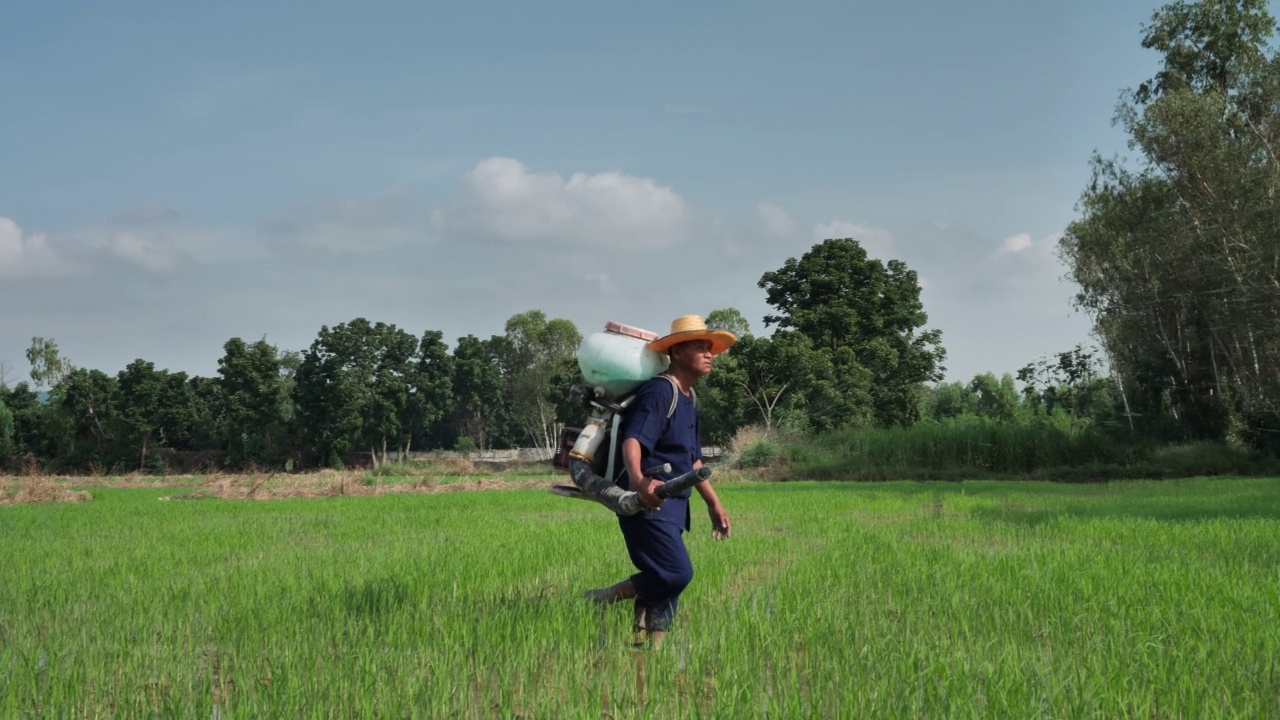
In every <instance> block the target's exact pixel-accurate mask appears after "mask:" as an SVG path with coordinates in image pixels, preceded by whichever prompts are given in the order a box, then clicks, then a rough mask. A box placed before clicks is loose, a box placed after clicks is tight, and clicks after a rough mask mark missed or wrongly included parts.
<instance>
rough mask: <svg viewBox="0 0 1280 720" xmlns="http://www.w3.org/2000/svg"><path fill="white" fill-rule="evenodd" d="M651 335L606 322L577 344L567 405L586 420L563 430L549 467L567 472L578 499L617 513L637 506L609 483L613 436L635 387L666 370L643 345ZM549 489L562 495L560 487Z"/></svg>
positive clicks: (615, 460) (614, 463)
mask: <svg viewBox="0 0 1280 720" xmlns="http://www.w3.org/2000/svg"><path fill="white" fill-rule="evenodd" d="M657 337H658V336H657V334H656V333H652V332H649V331H647V330H641V329H640V328H636V327H632V326H630V325H623V324H622V323H617V322H609V323H606V324H605V327H604V331H603V332H598V333H594V334H592V335H588V336H587V337H585V338H583V340H582V344H581V345H580V346H579V347H578V352H577V359H578V368H579V369H580V370H582V377H583V380H584V381H585V382H584V383H582V384H578V385H574V386H573V387H572V388H570V390H569V401H570V403H571V404H573V405H574V406H576V407H581V408H582V409H583V411H584V412H585V413H586V418H585V420H586V422H585V424H584V425H583V427H581V428H566V429H565V431H564V433H563V434H562V435H561V438H560V452H558V453H556V458H555V465H556V467H557V468H560V469H562V470H565V471H567V472H568V473H569V476H570V477H571V478H573V484H574V486H576V488H577V489H578V491H579V492H581V494H582V497H583V498H584V499H588V500H595V501H597V502H599V503H601V504H602V505H605V506H606V507H608V508H609V509H611V510H613V511H614V512H616V513H618V514H620V515H631V514H634V513H636V512H638V511H639V509H640V504H639V500H638V498H637V497H636V494H635V493H634V492H628V491H624V490H622V489H621V488H619V487H617V486H616V485H614V483H613V478H615V477H616V476H617V468H618V465H619V462H620V459H619V457H618V452H617V447H618V444H617V442H615V441H614V439H616V438H617V436H618V427H619V425H620V424H621V422H622V411H623V410H624V409H626V407H627V406H628V405H630V404H631V401H632V399H634V397H635V391H636V389H638V388H639V387H640V386H641V385H642V384H644V382H645V381H646V380H648V379H649V378H651V377H653V376H654V375H657V374H658V373H661V372H662V371H663V370H666V369H667V362H668V361H667V357H666V356H665V355H662V354H661V353H658V352H655V351H653V350H651V349H650V348H649V343H650V342H653V341H654V340H656V339H657ZM552 489H553V491H557V492H559V493H560V494H568V493H567V492H565V490H566V488H563V487H562V488H552ZM568 490H571V489H568Z"/></svg>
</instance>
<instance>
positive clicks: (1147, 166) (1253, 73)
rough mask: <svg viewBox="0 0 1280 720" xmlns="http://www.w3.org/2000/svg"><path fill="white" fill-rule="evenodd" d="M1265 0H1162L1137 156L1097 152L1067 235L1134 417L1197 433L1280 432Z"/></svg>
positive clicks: (1135, 132)
mask: <svg viewBox="0 0 1280 720" xmlns="http://www.w3.org/2000/svg"><path fill="white" fill-rule="evenodd" d="M1274 30H1275V20H1274V18H1272V16H1271V15H1270V14H1269V12H1268V10H1267V4H1266V3H1265V2H1264V1H1263V0H1204V1H1203V2H1176V3H1171V4H1169V5H1165V6H1164V7H1163V8H1161V9H1160V10H1159V11H1157V12H1156V13H1155V14H1154V16H1153V17H1152V22H1151V23H1150V25H1148V26H1147V27H1146V28H1145V30H1144V35H1143V39H1142V45H1143V46H1144V47H1146V48H1148V49H1152V50H1155V51H1157V52H1158V53H1160V55H1161V66H1160V69H1159V71H1158V72H1157V74H1156V76H1155V77H1154V78H1153V79H1151V80H1149V81H1147V82H1145V83H1143V84H1142V85H1141V86H1139V88H1138V89H1137V90H1136V91H1135V92H1132V93H1129V94H1127V95H1126V96H1125V98H1124V101H1123V102H1122V104H1121V107H1120V110H1119V113H1118V121H1119V122H1120V124H1121V125H1122V126H1123V127H1124V128H1125V129H1126V130H1127V131H1128V133H1129V135H1130V137H1131V143H1130V145H1131V147H1132V148H1133V149H1134V151H1135V152H1136V153H1137V155H1138V156H1137V158H1136V160H1135V161H1134V162H1132V163H1130V162H1123V161H1121V160H1117V159H1111V160H1104V159H1102V158H1100V157H1095V158H1094V160H1093V178H1092V180H1091V182H1090V184H1089V186H1088V187H1087V188H1086V190H1085V192H1084V193H1083V195H1082V197H1081V200H1080V206H1079V208H1080V211H1081V217H1080V218H1079V219H1078V220H1076V221H1075V222H1073V223H1072V224H1071V225H1070V226H1069V227H1068V229H1067V232H1066V235H1065V237H1064V238H1063V241H1062V243H1061V248H1062V257H1063V259H1064V260H1065V261H1066V263H1067V265H1068V268H1069V275H1070V277H1071V278H1072V279H1073V280H1075V281H1076V282H1077V283H1079V285H1080V293H1079V295H1078V298H1077V303H1078V305H1079V306H1080V307H1081V308H1083V309H1085V310H1086V311H1088V312H1089V313H1090V314H1091V315H1092V316H1093V318H1094V320H1095V323H1096V327H1097V332H1098V335H1099V336H1100V338H1101V339H1102V342H1103V347H1104V350H1105V351H1106V354H1107V358H1108V360H1109V361H1110V364H1111V365H1112V368H1113V370H1114V371H1115V372H1116V373H1117V376H1118V378H1119V379H1120V381H1121V387H1122V388H1123V391H1124V395H1123V398H1122V399H1123V401H1124V402H1125V403H1126V404H1127V405H1129V406H1130V407H1131V408H1132V411H1133V412H1132V413H1131V415H1130V417H1134V416H1136V417H1139V418H1143V419H1146V420H1147V422H1148V427H1150V426H1151V423H1150V419H1151V418H1157V419H1164V420H1167V421H1169V424H1171V425H1172V427H1173V428H1174V429H1175V431H1176V432H1177V434H1178V435H1179V436H1181V437H1184V438H1218V437H1223V436H1225V435H1226V434H1227V433H1228V431H1229V430H1230V429H1231V428H1232V427H1233V426H1239V425H1242V426H1244V427H1245V434H1246V435H1247V436H1249V437H1250V438H1251V439H1252V440H1254V441H1255V442H1257V443H1260V444H1263V443H1265V442H1266V441H1267V440H1269V439H1270V440H1274V438H1275V437H1276V436H1277V433H1275V432H1273V430H1276V429H1280V427H1269V425H1274V424H1275V418H1276V417H1277V415H1276V410H1280V381H1278V380H1277V378H1276V377H1275V372H1274V368H1275V367H1277V365H1280V311H1278V310H1277V308H1280V300H1278V298H1280V282H1278V280H1277V278H1278V275H1277V270H1276V268H1277V267H1280V243H1277V242H1276V237H1275V232H1276V218H1277V217H1280V156H1278V155H1277V148H1280V58H1277V57H1276V55H1275V54H1274V53H1271V52H1270V51H1269V50H1268V48H1267V42H1268V40H1269V39H1270V38H1271V37H1272V35H1273V34H1274Z"/></svg>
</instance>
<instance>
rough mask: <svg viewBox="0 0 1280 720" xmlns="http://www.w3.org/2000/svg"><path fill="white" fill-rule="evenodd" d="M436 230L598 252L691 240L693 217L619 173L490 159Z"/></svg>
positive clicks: (665, 191)
mask: <svg viewBox="0 0 1280 720" xmlns="http://www.w3.org/2000/svg"><path fill="white" fill-rule="evenodd" d="M432 225H433V226H434V227H435V228H436V230H438V231H439V232H441V233H445V234H449V235H456V236H460V237H463V238H468V237H488V238H494V239H498V240H504V241H509V242H516V243H541V242H546V243H557V242H558V243H567V244H573V245H588V244H590V245H596V246H600V247H608V246H612V247H624V248H635V247H637V246H640V247H646V248H655V247H663V246H667V245H673V244H676V243H679V242H681V241H683V240H684V239H685V238H686V237H687V236H688V225H689V211H688V209H687V208H686V207H685V203H684V200H683V199H681V198H680V196H679V195H677V194H676V193H675V192H674V191H673V190H672V189H671V188H669V187H665V186H661V185H658V184H657V183H655V182H654V181H653V180H650V179H648V178H639V177H635V176H633V175H626V174H623V173H617V172H604V173H598V174H596V175H587V174H585V173H574V174H573V175H572V176H570V177H569V179H568V180H565V179H564V178H562V177H561V176H560V175H557V174H555V173H534V172H531V171H530V170H529V169H528V168H526V167H525V166H524V165H523V164H521V163H520V162H519V161H517V160H513V159H510V158H500V157H495V158H489V159H487V160H483V161H481V162H480V163H479V164H478V165H476V166H475V168H473V169H472V170H471V171H469V172H468V173H467V174H466V175H464V176H463V178H462V183H461V186H460V187H459V189H458V191H457V193H456V194H455V195H454V197H453V198H452V199H451V200H450V201H449V203H447V204H446V205H444V206H443V207H441V208H439V209H437V210H436V211H435V213H434V214H433V216H432Z"/></svg>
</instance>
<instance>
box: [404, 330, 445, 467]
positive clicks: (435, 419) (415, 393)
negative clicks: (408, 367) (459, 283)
mask: <svg viewBox="0 0 1280 720" xmlns="http://www.w3.org/2000/svg"><path fill="white" fill-rule="evenodd" d="M452 410H453V357H452V356H450V355H449V346H448V345H447V344H446V343H445V342H444V335H443V333H441V332H440V331H439V330H428V331H426V332H424V333H423V334H422V338H421V339H420V340H419V341H418V352H417V355H415V356H414V360H413V368H412V375H411V383H410V388H409V401H408V403H407V404H406V406H405V412H406V417H405V419H404V421H403V423H404V426H405V427H407V428H409V430H410V435H411V436H412V437H416V438H418V439H419V441H420V442H421V443H425V444H428V445H430V444H432V443H435V444H436V446H437V447H440V446H441V445H442V443H443V442H444V436H445V434H446V433H445V432H444V427H445V424H446V423H445V422H444V421H445V420H446V419H447V418H448V416H449V413H450V412H451V411H452ZM408 449H409V448H408V447H407V446H406V448H405V450H408Z"/></svg>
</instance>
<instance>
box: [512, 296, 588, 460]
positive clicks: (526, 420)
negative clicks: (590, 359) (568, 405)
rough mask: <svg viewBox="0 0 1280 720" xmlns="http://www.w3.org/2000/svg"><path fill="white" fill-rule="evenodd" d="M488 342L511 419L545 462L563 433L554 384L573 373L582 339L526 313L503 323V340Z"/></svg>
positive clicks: (570, 327)
mask: <svg viewBox="0 0 1280 720" xmlns="http://www.w3.org/2000/svg"><path fill="white" fill-rule="evenodd" d="M492 342H493V347H494V348H495V351H496V353H497V357H498V362H499V363H500V365H501V368H502V377H503V381H504V383H505V385H506V394H507V403H508V407H509V408H510V411H511V417H512V419H513V420H514V421H515V422H516V423H517V424H518V425H519V427H520V431H521V432H522V433H523V435H524V436H525V437H526V438H527V439H529V440H531V441H532V442H533V443H534V445H535V446H536V447H540V448H542V450H543V451H544V452H545V453H546V455H547V457H548V458H549V457H550V456H551V455H552V454H553V453H554V452H555V449H556V444H557V442H558V437H559V435H560V429H561V428H563V427H564V418H563V417H561V414H560V409H561V407H562V406H563V403H562V399H563V398H562V397H559V396H557V393H556V391H557V390H559V389H560V387H559V383H557V382H556V381H557V379H558V378H563V377H564V376H565V375H566V374H567V371H569V370H571V369H572V368H573V367H574V364H575V362H576V361H575V358H574V353H575V352H576V351H577V349H578V345H579V344H581V343H582V334H581V333H579V332H578V328H577V327H575V326H574V324H573V323H572V322H570V321H568V320H563V319H559V318H557V319H553V320H548V319H547V316H546V313H544V312H542V311H541V310H530V311H528V312H524V313H520V314H518V315H513V316H512V317H511V318H510V319H509V320H507V324H506V332H505V334H504V335H503V336H502V337H500V338H494V339H493V341H492Z"/></svg>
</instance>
